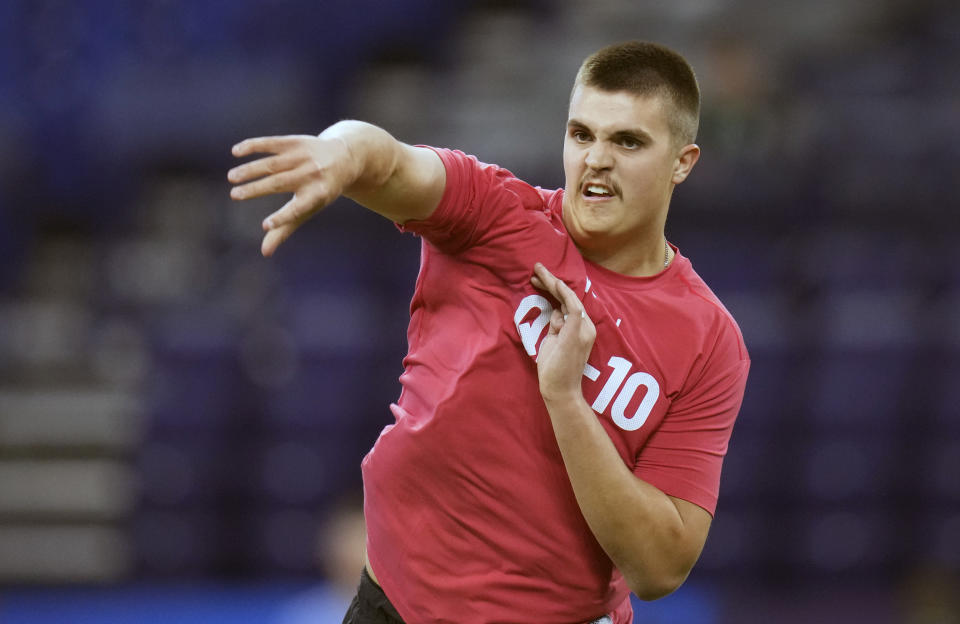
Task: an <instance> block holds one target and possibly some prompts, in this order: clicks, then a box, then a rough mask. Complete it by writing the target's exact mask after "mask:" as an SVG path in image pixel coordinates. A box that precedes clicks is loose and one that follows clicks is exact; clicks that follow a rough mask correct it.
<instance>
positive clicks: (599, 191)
mask: <svg viewBox="0 0 960 624" xmlns="http://www.w3.org/2000/svg"><path fill="white" fill-rule="evenodd" d="M587 192H588V193H593V194H594V195H610V194H611V193H610V191H609V190H607V188H606V187H603V186H597V185H596V184H591V185H590V186H588V187H587Z"/></svg>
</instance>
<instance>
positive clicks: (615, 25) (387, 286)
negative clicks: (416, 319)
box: [0, 0, 960, 624]
mask: <svg viewBox="0 0 960 624" xmlns="http://www.w3.org/2000/svg"><path fill="white" fill-rule="evenodd" d="M958 33H960V5H958V4H957V3H955V2H948V1H943V2H939V1H937V0H909V1H907V0H902V1H901V0H842V1H835V0H809V1H807V2H787V1H785V0H775V1H762V0H651V1H648V2H635V1H628V0H596V1H588V0H563V1H561V0H522V1H517V2H507V1H489V0H488V1H481V0H463V1H459V2H457V1H449V0H393V1H389V0H383V1H377V0H326V1H319V2H306V1H304V0H278V1H276V2H255V1H253V0H232V1H226V0H224V1H218V0H193V1H190V2H188V1H186V0H145V1H144V2H122V1H120V0H85V1H80V2H67V1H57V0H38V1H31V2H28V1H26V0H5V1H4V2H2V3H0V181H2V187H0V249H2V253H3V262H2V263H0V583H2V584H3V587H2V589H0V622H4V623H6V622H11V623H20V622H111V623H112V622H155V621H156V622H161V621H163V622H194V621H196V622H200V621H202V622H220V621H223V622H227V621H229V622H231V623H234V624H237V623H240V624H244V623H267V622H270V623H277V622H284V623H292V622H303V621H307V620H303V619H298V618H300V617H301V616H302V615H303V613H304V612H309V611H310V609H312V608H316V609H322V608H325V606H324V605H326V604H327V603H330V604H333V605H334V610H336V609H338V608H341V607H340V606H339V605H340V604H341V603H340V602H339V601H340V600H342V597H341V596H340V594H337V589H336V588H337V587H339V586H340V585H342V584H344V583H346V585H347V586H348V587H349V586H350V585H352V584H353V582H354V579H355V578H356V577H355V573H354V571H352V570H351V571H349V573H348V574H346V577H347V580H346V581H344V580H342V579H340V578H338V574H337V570H341V571H342V570H343V569H344V568H345V567H349V565H338V564H335V563H332V562H334V561H336V556H337V555H338V553H336V552H335V550H336V549H335V548H334V545H335V544H346V543H348V540H349V539H350V537H349V532H350V531H351V530H354V529H355V528H356V525H355V524H352V525H351V524H349V522H350V521H349V520H346V521H341V520H342V517H341V516H338V515H337V514H335V513H334V512H335V511H336V510H338V509H342V508H346V509H350V503H351V501H354V500H355V498H356V495H357V493H358V492H359V490H360V473H359V462H360V459H361V457H362V455H363V454H364V453H365V452H366V450H367V449H368V448H369V447H370V445H371V444H372V443H373V441H374V439H375V438H376V435H377V433H378V432H379V430H380V428H381V427H383V426H384V425H385V424H387V423H388V422H389V421H390V419H391V416H390V413H389V411H388V410H387V409H386V406H387V404H388V403H389V402H390V401H391V400H393V399H394V398H395V396H396V395H397V393H398V390H399V385H398V383H397V381H396V378H397V376H398V375H399V374H400V372H401V358H402V355H403V353H404V350H405V326H406V321H407V305H408V302H409V297H410V294H411V293H412V288H413V280H414V277H415V275H416V270H417V265H418V260H419V257H418V243H417V240H416V239H414V238H413V237H411V236H405V235H401V234H399V233H397V232H396V231H395V229H394V228H393V226H392V225H391V224H389V223H387V222H385V221H382V220H380V219H379V218H378V217H376V216H372V215H369V214H365V213H364V212H363V211H361V210H359V209H356V208H355V206H353V205H352V204H350V203H349V202H345V201H340V202H338V203H337V204H335V205H334V206H332V207H331V208H330V209H329V210H328V211H327V212H326V213H324V214H323V215H322V216H321V217H320V218H319V219H317V220H316V221H315V222H313V223H312V224H311V225H309V226H307V227H305V228H303V229H302V230H301V231H300V232H299V233H298V235H297V236H296V237H294V239H292V241H291V242H289V243H288V244H287V245H286V246H285V247H284V248H282V249H281V250H280V252H279V253H278V255H277V256H276V257H275V258H274V259H272V260H264V259H262V258H261V257H260V256H259V239H260V228H259V222H260V219H262V217H263V216H264V215H265V214H267V213H268V212H269V211H271V210H272V209H273V208H275V207H276V206H278V205H279V203H278V201H277V200H270V201H262V202H259V203H254V205H247V204H243V205H236V204H232V203H231V202H230V201H229V199H228V184H227V183H226V179H225V175H226V171H227V169H228V168H229V167H230V166H232V164H233V162H232V159H231V158H230V155H229V150H230V146H231V145H232V144H233V143H234V142H235V141H237V140H239V139H242V138H245V137H247V136H255V135H262V134H268V133H315V132H319V131H320V130H321V129H323V128H324V127H325V126H327V125H328V124H330V123H332V122H334V121H336V120H338V119H341V118H344V117H353V118H360V119H365V120H369V121H372V122H375V123H379V124H381V125H383V126H384V127H386V128H388V129H389V130H391V131H392V132H393V133H394V134H395V135H396V136H398V137H399V138H401V139H402V140H405V141H408V142H415V143H431V144H437V145H444V146H451V147H457V148H461V149H463V150H464V151H467V152H470V153H473V154H476V155H478V156H479V157H480V158H481V159H483V160H487V161H490V162H497V163H499V164H501V165H503V166H506V167H508V168H510V169H512V170H513V171H514V172H515V173H517V174H519V175H520V176H521V177H524V178H525V179H527V180H530V181H532V182H534V183H538V184H540V185H542V186H554V187H555V186H560V185H561V184H562V170H561V163H560V149H561V136H562V125H563V122H564V120H565V113H566V100H567V96H568V92H569V87H570V84H571V81H572V79H573V75H574V72H575V70H576V68H577V65H578V63H579V61H580V60H581V59H582V57H583V56H584V55H585V54H587V53H589V52H591V51H593V50H594V49H596V48H597V47H599V46H601V45H604V44H606V43H608V42H611V41H615V40H621V39H628V38H644V39H653V40H656V41H660V42H663V43H666V44H668V45H671V46H673V47H675V48H677V49H678V50H680V51H681V52H683V53H684V54H685V55H687V56H688V58H689V59H690V60H691V61H692V63H693V65H694V67H695V68H696V70H697V72H698V75H699V78H700V80H701V84H702V88H703V94H704V114H703V123H702V131H701V135H700V140H699V143H700V144H701V145H702V146H703V150H704V153H703V158H702V159H701V161H700V164H699V165H698V167H697V169H696V171H695V174H694V175H693V176H692V178H691V179H690V181H688V182H687V183H686V184H684V185H683V186H682V187H680V188H679V189H678V191H677V193H676V196H675V200H674V206H673V210H672V213H671V223H670V225H669V230H668V234H669V237H670V239H671V240H672V241H673V242H675V243H676V244H678V245H679V246H680V248H681V249H682V250H683V252H684V253H685V254H686V255H688V256H689V257H691V258H692V259H693V262H694V265H695V266H696V267H697V269H698V270H699V271H700V273H701V274H702V275H703V276H704V277H705V278H706V280H707V281H708V283H710V284H711V285H713V286H714V288H715V290H716V291H717V292H718V294H719V295H720V296H721V298H722V299H723V300H724V301H725V302H726V303H727V304H728V307H729V308H730V309H731V310H732V311H733V313H734V314H735V315H736V317H737V318H738V320H739V321H740V324H741V327H742V328H743V332H744V335H745V337H746V340H747V343H748V345H749V347H750V349H751V353H752V357H753V370H752V377H751V381H750V384H749V386H748V389H747V396H746V401H745V404H744V406H743V410H742V413H741V415H740V419H739V422H738V425H737V428H736V430H735V432H734V437H733V440H732V444H731V449H730V454H729V456H728V460H727V463H726V466H725V472H724V480H723V484H722V491H721V500H720V505H719V508H718V513H717V516H716V520H715V523H714V528H713V531H712V534H711V536H710V539H709V541H708V544H707V547H706V550H705V552H704V554H703V557H702V560H701V562H700V563H699V564H698V566H697V568H696V569H695V570H694V572H693V574H692V576H691V578H690V580H689V581H688V583H687V585H686V586H684V588H682V589H681V590H680V591H679V592H677V593H676V594H675V595H674V596H671V597H670V598H667V599H665V600H664V601H661V602H658V603H653V604H652V605H649V606H647V607H641V610H639V611H638V614H637V622H681V623H685V622H686V623H694V624H695V623H697V622H712V623H721V622H724V623H725V622H731V623H733V622H736V623H743V622H788V623H789V622H862V621H870V622H875V623H876V622H910V623H928V622H929V623H934V622H936V623H943V622H957V621H960V606H958V592H957V590H958V588H960V580H958V576H957V573H958V568H960V418H958V416H960V409H958V405H960V314H958V312H957V310H958V309H960V227H958V225H957V220H956V219H955V218H950V217H949V215H950V214H951V213H955V212H956V211H957V208H958V205H957V199H956V198H957V196H958V191H960V183H958V178H960V176H958V171H960V170H958V165H960V159H958V155H960V154H958V150H960V148H958V145H960V73H958V71H957V70H958V67H960V37H958ZM334 517H339V518H341V520H337V521H335V522H332V523H331V522H329V520H330V519H331V518H334ZM345 517H346V518H348V519H349V518H350V516H349V515H348V516H345ZM337 522H340V524H337ZM345 523H346V524H345ZM331 524H332V525H333V527H334V529H331V531H333V533H332V534H333V535H334V536H335V537H334V538H333V539H329V538H325V537H324V535H329V534H330V531H327V530H325V529H323V527H328V528H329V527H330V526H331ZM337 526H341V528H342V526H347V527H348V528H347V529H345V530H346V533H339V532H336V531H335V529H336V527H337ZM350 527H352V528H350ZM339 576H343V574H340V575H339ZM331 588H332V589H331ZM318 613H319V611H318ZM323 617H325V618H327V619H323V618H321V617H320V616H318V617H317V619H316V620H315V621H318V622H326V621H336V622H339V619H333V618H334V617H335V616H330V615H327V616H323Z"/></svg>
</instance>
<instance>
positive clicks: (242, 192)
mask: <svg viewBox="0 0 960 624" xmlns="http://www.w3.org/2000/svg"><path fill="white" fill-rule="evenodd" d="M300 173H301V172H300V171H299V170H298V169H294V170H293V171H282V172H280V173H276V174H273V175H269V176H267V177H265V178H260V179H259V180H256V181H254V182H248V183H246V184H243V185H241V186H235V187H233V188H232V189H230V197H232V198H233V199H253V198H254V197H262V196H264V195H270V194H273V193H293V192H295V191H296V190H297V186H298V185H299V183H300V179H301V175H300Z"/></svg>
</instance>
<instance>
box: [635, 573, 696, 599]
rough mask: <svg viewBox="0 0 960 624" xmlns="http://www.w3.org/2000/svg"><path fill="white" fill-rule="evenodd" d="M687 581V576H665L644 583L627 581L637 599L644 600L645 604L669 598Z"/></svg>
mask: <svg viewBox="0 0 960 624" xmlns="http://www.w3.org/2000/svg"><path fill="white" fill-rule="evenodd" d="M686 579H687V576H686V575H682V576H667V575H664V576H662V577H660V578H657V579H646V580H644V581H642V582H630V581H629V580H628V581H627V586H628V587H629V588H630V591H632V592H633V593H634V594H636V596H637V598H639V599H640V600H643V601H644V602H652V601H654V600H659V599H660V598H663V597H664V596H669V595H670V594H672V593H673V592H675V591H676V590H677V589H678V588H679V587H680V586H681V585H683V582H684V581H685V580H686Z"/></svg>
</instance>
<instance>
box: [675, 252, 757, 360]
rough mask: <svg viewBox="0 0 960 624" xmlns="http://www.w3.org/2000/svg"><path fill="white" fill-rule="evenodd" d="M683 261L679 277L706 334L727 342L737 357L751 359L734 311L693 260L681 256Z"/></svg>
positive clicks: (690, 305)
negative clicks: (704, 277)
mask: <svg viewBox="0 0 960 624" xmlns="http://www.w3.org/2000/svg"><path fill="white" fill-rule="evenodd" d="M681 261H682V262H683V264H684V266H682V267H681V270H680V271H679V272H678V278H677V279H678V281H679V283H680V284H681V288H682V289H683V291H684V295H685V296H684V298H685V299H686V301H687V309H688V311H689V312H690V313H691V315H692V316H694V318H695V320H696V322H697V324H698V325H699V326H700V327H701V328H702V329H703V332H704V334H705V335H704V338H705V339H706V340H707V341H710V342H714V343H717V345H718V346H719V345H720V344H723V345H725V347H726V349H727V350H732V351H734V352H735V357H736V359H739V360H748V359H749V355H748V353H747V347H746V343H745V342H744V340H743V333H742V332H741V331H740V325H739V324H738V323H737V321H736V319H735V318H734V316H733V314H731V313H730V310H728V309H727V307H726V306H725V305H724V304H723V302H722V301H721V300H720V298H719V297H718V296H717V294H716V293H715V292H714V291H713V290H712V289H711V288H710V287H709V286H708V285H707V283H706V282H705V281H704V280H703V278H702V277H700V275H699V274H698V273H697V272H696V270H695V269H694V268H693V264H692V263H691V262H690V260H689V259H688V258H686V257H682V258H681ZM731 355H734V354H733V353H732V354H731Z"/></svg>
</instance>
